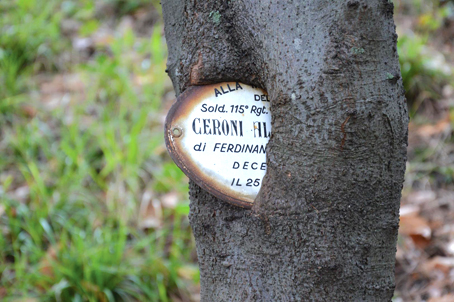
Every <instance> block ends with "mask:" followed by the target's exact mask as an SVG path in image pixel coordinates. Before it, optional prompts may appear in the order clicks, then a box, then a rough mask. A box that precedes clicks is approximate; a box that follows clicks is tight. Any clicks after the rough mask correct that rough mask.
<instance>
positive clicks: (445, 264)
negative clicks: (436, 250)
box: [422, 256, 454, 275]
mask: <svg viewBox="0 0 454 302" xmlns="http://www.w3.org/2000/svg"><path fill="white" fill-rule="evenodd" d="M422 268H423V271H424V272H426V273H427V274H430V273H433V271H434V270H438V271H440V272H442V273H443V274H445V275H448V274H449V272H450V271H451V270H452V269H454V257H439V256H437V257H435V258H433V259H430V260H429V261H427V262H426V263H424V264H423V266H422Z"/></svg>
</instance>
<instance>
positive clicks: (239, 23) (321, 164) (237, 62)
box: [162, 0, 408, 302]
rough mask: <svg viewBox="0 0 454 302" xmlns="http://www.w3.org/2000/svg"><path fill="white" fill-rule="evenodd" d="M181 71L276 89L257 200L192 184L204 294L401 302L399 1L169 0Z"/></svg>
mask: <svg viewBox="0 0 454 302" xmlns="http://www.w3.org/2000/svg"><path fill="white" fill-rule="evenodd" d="M162 5H163V13H164V20H165V33H166V38H167V43H168V47H169V59H168V73H169V75H170V77H171V79H172V81H173V84H174V87H175V90H176V92H177V94H180V93H181V92H182V91H184V90H185V89H186V88H187V87H189V86H191V85H202V84H207V83H217V82H223V81H240V82H243V83H246V84H253V85H256V86H259V87H263V88H264V89H266V90H267V91H268V93H269V95H270V98H271V100H272V107H271V112H272V125H273V131H272V136H271V139H270V142H269V144H268V147H267V164H268V170H267V175H266V176H265V179H264V182H263V185H262V190H261V192H260V194H259V196H258V197H257V199H256V202H255V204H254V206H253V208H252V209H251V210H245V209H241V208H236V207H232V206H230V205H228V204H226V203H225V202H223V201H222V200H219V199H216V198H215V197H213V196H212V195H210V194H208V193H207V192H205V191H203V190H202V189H200V188H199V187H198V186H197V185H196V184H194V183H192V182H191V183H190V199H191V213H190V221H191V225H192V228H193V232H194V236H195V238H196V243H197V253H198V257H199V265H200V270H201V295H202V301H206V302H213V301H215V302H217V301H368V302H369V301H390V300H391V297H392V295H393V291H394V263H395V250H396V239H397V230H398V222H399V214H398V211H399V201H400V193H401V189H402V183H403V180H404V171H405V161H406V146H407V124H408V114H407V109H406V103H405V99H404V91H403V88H402V82H401V80H400V69H399V64H398V58H397V51H396V40H397V35H396V33H395V26H394V22H393V18H392V15H393V5H392V3H390V1H388V0H367V1H366V0H363V1H343V0H299V1H296V0H294V1H292V0H288V1H284V0H231V1H225V0H224V1H221V0H210V1H208V0H204V1H202V0H162Z"/></svg>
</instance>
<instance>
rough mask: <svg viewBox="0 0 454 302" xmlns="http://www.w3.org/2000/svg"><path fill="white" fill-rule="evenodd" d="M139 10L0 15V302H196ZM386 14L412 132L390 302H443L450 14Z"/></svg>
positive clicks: (180, 177)
mask: <svg viewBox="0 0 454 302" xmlns="http://www.w3.org/2000/svg"><path fill="white" fill-rule="evenodd" d="M151 2H152V4H150V1H148V0H129V1H122V0H111V1H108V0H102V1H94V0H77V1H76V0H68V1H61V0H48V1H46V2H45V4H42V3H41V2H39V1H38V0H20V1H11V2H9V1H8V3H7V2H6V1H5V2H0V32H1V34H0V154H1V157H0V233H1V234H0V300H1V301H12V302H19V301H23V302H24V301H27V302H35V301H123V300H124V301H177V302H178V301H182V302H191V301H193V302H195V301H199V272H198V269H197V257H196V253H195V245H194V240H193V237H192V235H191V232H190V227H189V224H188V219H187V214H188V211H189V207H188V203H189V202H188V197H187V191H188V186H187V178H186V177H185V176H184V174H182V172H181V171H180V170H179V169H178V168H177V167H176V166H175V165H174V164H173V163H172V162H171V160H170V157H169V156H168V155H167V153H166V150H165V147H164V142H163V135H162V129H163V122H164V117H165V115H166V112H167V111H168V109H169V107H170V105H171V104H172V102H173V100H174V97H175V96H174V92H173V90H172V85H171V82H170V80H169V79H168V77H167V75H166V73H165V72H164V70H165V61H166V47H165V39H164V37H163V25H162V19H161V12H160V6H159V4H158V1H151ZM395 4H396V17H395V20H396V24H397V31H398V34H399V41H398V49H399V54H400V61H401V68H402V78H403V80H404V84H405V87H406V90H407V99H408V104H409V108H410V116H411V122H410V126H409V127H410V128H409V129H410V130H409V147H408V163H407V174H406V181H405V184H404V188H403V193H402V194H403V196H402V206H401V223H400V230H399V238H398V248H397V255H396V284H397V288H396V294H395V298H394V301H396V302H397V301H399V302H400V301H405V302H407V301H409V302H410V301H429V302H444V301H446V302H448V301H454V139H453V136H452V134H453V127H454V80H453V79H454V74H453V73H454V3H453V2H452V1H451V2H450V1H435V0H433V1H419V0H401V1H395ZM112 117H115V119H112Z"/></svg>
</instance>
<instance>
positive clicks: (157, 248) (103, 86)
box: [0, 0, 199, 301]
mask: <svg viewBox="0 0 454 302" xmlns="http://www.w3.org/2000/svg"><path fill="white" fill-rule="evenodd" d="M114 2H116V3H115V5H118V6H117V7H118V9H119V11H120V12H121V14H125V13H128V12H130V11H132V10H134V9H135V8H137V7H140V5H143V3H144V1H135V2H134V1H131V2H128V3H127V2H125V1H114ZM43 3H44V4H43ZM93 3H94V2H92V1H65V2H62V1H46V2H41V1H32V0H19V1H11V2H8V3H5V2H3V1H2V2H1V4H0V7H1V8H0V11H1V13H0V20H1V21H0V28H1V29H2V31H1V32H2V34H1V36H0V154H1V157H0V232H1V234H0V300H2V301H20V299H25V298H28V299H30V300H27V301H35V300H36V301H172V299H173V297H177V296H180V297H186V298H187V297H189V292H188V288H190V286H194V285H196V284H197V283H198V278H199V277H198V270H197V267H196V265H195V263H194V260H195V259H194V255H193V250H194V242H193V238H192V236H191V233H190V227H189V225H188V220H187V213H188V211H189V208H188V201H187V193H186V192H187V181H186V178H185V177H184V175H183V174H182V172H181V171H180V170H179V169H178V168H176V166H175V165H174V164H173V163H172V162H171V161H170V158H169V157H168V155H167V153H166V151H165V148H164V147H163V134H162V122H161V121H162V117H163V114H164V113H165V112H164V108H163V107H162V100H163V95H164V94H165V93H166V91H167V90H168V87H169V84H168V82H167V81H168V79H167V78H166V76H165V72H164V69H165V57H166V51H165V44H164V42H163V38H162V36H161V33H162V26H161V25H159V24H158V25H157V26H156V27H155V29H154V31H153V35H152V36H151V37H138V36H137V35H136V34H135V33H134V32H133V31H132V30H126V31H125V32H123V33H122V34H117V35H115V36H113V38H112V39H111V41H110V43H109V45H108V46H107V48H106V47H99V48H98V49H96V51H95V53H94V54H93V56H92V57H91V58H90V59H89V60H85V61H82V62H80V63H77V64H73V65H59V64H57V63H56V62H57V61H58V58H59V56H60V55H62V54H64V53H65V52H69V51H71V41H70V39H69V38H67V37H65V36H63V34H62V33H61V32H60V22H61V20H62V19H63V18H76V19H80V20H84V21H87V20H88V21H87V22H86V23H85V24H88V25H85V26H82V27H81V28H80V29H79V30H80V35H81V36H89V35H91V34H92V33H93V31H96V26H97V24H98V22H102V20H97V19H95V18H94V11H93V10H94V5H93ZM89 25H90V26H91V27H90V26H89ZM5 28H6V29H8V30H6V31H5V30H4V29H5ZM61 74H64V75H66V76H68V75H71V76H74V77H75V78H76V79H78V80H79V81H80V82H81V84H79V85H81V86H82V88H80V89H78V91H72V90H71V89H73V87H72V86H71V85H69V88H70V90H68V88H65V89H66V90H68V91H65V92H64V93H62V94H58V93H57V94H56V95H55V97H56V98H57V105H55V104H54V105H52V106H50V105H49V102H48V100H46V99H45V95H44V94H43V93H41V92H40V90H41V87H42V86H41V82H40V81H39V77H40V76H47V77H50V78H53V77H57V76H58V75H61ZM51 82H52V81H51ZM166 87H167V88H166ZM51 97H52V95H51ZM54 102H55V100H54ZM169 193H171V194H174V195H176V196H177V199H178V202H177V204H176V205H175V206H170V207H165V206H164V205H163V204H162V203H160V202H159V201H160V200H161V199H162V198H165V195H166V194H169ZM145 196H151V204H152V206H151V208H150V205H149V206H148V208H150V209H151V210H152V211H151V212H147V211H148V210H147V209H148V208H147V206H145V207H143V204H144V199H145ZM148 199H150V197H148ZM146 204H147V203H145V205H146ZM143 209H145V210H143ZM153 211H154V212H153ZM147 215H148V216H151V218H153V219H156V220H157V221H158V222H157V224H155V225H153V226H152V227H147V228H146V227H144V226H143V225H141V221H142V220H144V219H146V218H147V217H148V216H147ZM148 218H150V217H148ZM33 299H35V300H33Z"/></svg>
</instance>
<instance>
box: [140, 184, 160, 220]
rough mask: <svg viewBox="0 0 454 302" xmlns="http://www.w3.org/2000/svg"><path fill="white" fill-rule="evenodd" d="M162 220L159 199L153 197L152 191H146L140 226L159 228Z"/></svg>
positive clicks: (141, 204)
mask: <svg viewBox="0 0 454 302" xmlns="http://www.w3.org/2000/svg"><path fill="white" fill-rule="evenodd" d="M161 222H162V208H161V203H160V202H159V200H157V199H155V198H153V193H152V192H151V191H145V192H144V193H143V195H142V201H141V203H140V209H139V227H140V228H141V229H151V228H158V227H160V226H161Z"/></svg>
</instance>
